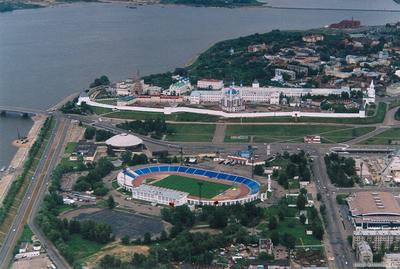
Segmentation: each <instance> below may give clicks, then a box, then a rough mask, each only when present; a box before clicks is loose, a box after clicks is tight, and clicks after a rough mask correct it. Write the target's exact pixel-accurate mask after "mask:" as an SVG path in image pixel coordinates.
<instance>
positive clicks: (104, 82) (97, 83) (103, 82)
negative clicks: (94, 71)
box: [90, 75, 110, 88]
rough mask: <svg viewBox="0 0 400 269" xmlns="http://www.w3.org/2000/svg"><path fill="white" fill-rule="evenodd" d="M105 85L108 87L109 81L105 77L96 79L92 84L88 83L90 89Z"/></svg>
mask: <svg viewBox="0 0 400 269" xmlns="http://www.w3.org/2000/svg"><path fill="white" fill-rule="evenodd" d="M107 85H110V80H109V79H108V77H107V76H105V75H102V76H101V77H99V78H96V79H95V80H94V81H93V82H92V83H90V88H94V87H98V86H107Z"/></svg>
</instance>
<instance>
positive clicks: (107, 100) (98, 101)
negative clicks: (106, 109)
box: [96, 98, 118, 106]
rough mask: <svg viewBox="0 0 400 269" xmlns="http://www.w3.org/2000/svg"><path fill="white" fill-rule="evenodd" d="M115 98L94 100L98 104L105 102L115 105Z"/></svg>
mask: <svg viewBox="0 0 400 269" xmlns="http://www.w3.org/2000/svg"><path fill="white" fill-rule="evenodd" d="M117 100H118V98H107V99H97V100H96V102H97V103H100V104H106V105H114V106H116V105H117Z"/></svg>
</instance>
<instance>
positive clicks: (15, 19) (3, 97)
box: [0, 0, 400, 166]
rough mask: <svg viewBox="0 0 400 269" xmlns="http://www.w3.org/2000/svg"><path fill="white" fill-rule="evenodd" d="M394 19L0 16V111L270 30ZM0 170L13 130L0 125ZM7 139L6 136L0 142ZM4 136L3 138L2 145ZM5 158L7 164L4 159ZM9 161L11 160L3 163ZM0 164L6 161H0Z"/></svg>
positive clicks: (390, 5)
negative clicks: (232, 39)
mask: <svg viewBox="0 0 400 269" xmlns="http://www.w3.org/2000/svg"><path fill="white" fill-rule="evenodd" d="M267 2H268V4H270V5H275V6H284V7H299V5H300V6H302V7H304V6H305V7H310V8H315V7H322V8H363V9H379V10H382V9H397V10H400V6H399V5H397V4H395V3H394V2H393V1H392V0H379V1H375V0H270V1H267ZM399 17H400V13H396V12H377V11H373V12H371V11H333V10H294V9H270V8H241V9H225V8H196V7H184V6H168V7H163V6H159V5H155V6H144V7H139V8H137V9H128V8H126V6H125V5H124V4H101V3H78V4H66V5H59V6H55V7H51V8H44V9H33V10H19V11H15V12H10V13H2V14H0V37H1V38H0V105H15V106H22V107H32V108H43V109H44V108H48V107H50V106H51V105H53V104H55V103H57V102H58V101H59V100H60V99H62V98H63V97H65V96H67V95H69V94H71V93H72V92H76V91H78V90H81V89H83V88H84V87H87V86H88V85H89V83H90V82H91V81H92V80H93V78H95V77H96V76H100V75H102V74H106V75H108V76H109V77H110V78H111V79H112V80H117V79H123V78H126V77H129V76H132V74H134V73H136V72H137V71H138V70H139V71H140V74H141V75H145V74H149V73H155V72H163V71H167V70H171V69H174V68H175V67H178V66H183V65H184V64H185V63H186V62H187V61H188V60H189V59H191V58H193V57H194V56H195V55H197V54H198V53H200V52H201V51H202V50H204V49H206V48H207V47H209V46H210V45H211V44H213V43H215V42H217V41H220V40H224V39H228V38H235V37H238V36H242V35H248V34H252V33H256V32H259V33H262V32H267V31H270V30H273V29H282V30H284V29H298V30H301V29H309V28H316V27H323V26H325V25H327V24H330V23H333V22H337V21H340V20H343V19H350V18H354V19H356V20H361V22H362V23H363V24H364V25H378V24H385V23H387V22H396V21H397V20H398V19H399ZM0 129H1V133H0V148H1V152H0V154H1V155H2V158H1V159H0V166H2V165H5V163H7V160H9V159H10V158H11V157H12V155H13V154H14V153H13V152H15V151H5V150H4V148H5V145H6V144H9V143H10V139H9V138H10V137H14V136H15V130H14V128H8V126H7V123H6V121H4V119H0ZM4 133H7V135H4ZM7 137H8V138H7ZM5 155H7V156H8V157H4V156H5ZM10 156H11V157H10ZM3 160H6V161H3Z"/></svg>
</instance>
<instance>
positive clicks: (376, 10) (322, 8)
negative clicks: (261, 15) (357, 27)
mask: <svg viewBox="0 0 400 269" xmlns="http://www.w3.org/2000/svg"><path fill="white" fill-rule="evenodd" d="M264 7H266V8H271V9H291V10H317V11H323V10H325V11H362V12H400V9H369V8H325V7H279V6H270V5H264Z"/></svg>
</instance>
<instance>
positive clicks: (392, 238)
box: [353, 229, 400, 250]
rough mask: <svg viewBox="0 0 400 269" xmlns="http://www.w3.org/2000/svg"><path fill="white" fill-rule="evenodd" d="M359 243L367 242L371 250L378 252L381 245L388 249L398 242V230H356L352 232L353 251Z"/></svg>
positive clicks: (399, 232) (399, 235)
mask: <svg viewBox="0 0 400 269" xmlns="http://www.w3.org/2000/svg"><path fill="white" fill-rule="evenodd" d="M361 241H366V242H369V244H370V246H371V248H372V249H373V250H378V249H379V248H380V247H381V246H382V244H383V245H384V246H385V248H386V249H389V248H390V246H391V245H392V244H393V243H396V244H398V243H397V242H399V241H400V230H365V229H358V230H355V231H354V232H353V249H355V248H356V247H357V245H358V244H359V243H360V242H361Z"/></svg>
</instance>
